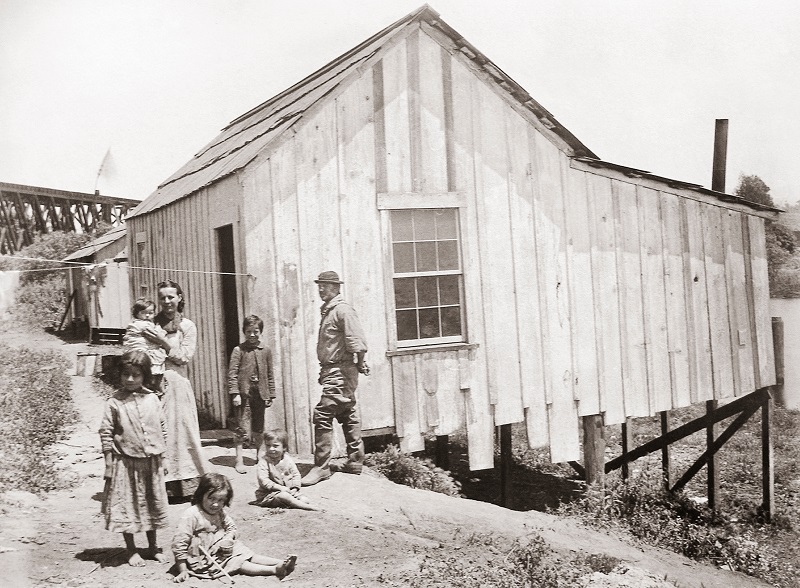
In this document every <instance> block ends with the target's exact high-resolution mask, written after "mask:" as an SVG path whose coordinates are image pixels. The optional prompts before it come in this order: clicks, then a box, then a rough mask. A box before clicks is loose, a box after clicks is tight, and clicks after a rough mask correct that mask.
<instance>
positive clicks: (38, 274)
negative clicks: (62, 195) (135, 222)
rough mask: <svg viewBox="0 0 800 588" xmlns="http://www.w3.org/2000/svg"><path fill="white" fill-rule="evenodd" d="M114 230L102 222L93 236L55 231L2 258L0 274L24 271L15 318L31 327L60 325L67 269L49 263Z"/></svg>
mask: <svg viewBox="0 0 800 588" xmlns="http://www.w3.org/2000/svg"><path fill="white" fill-rule="evenodd" d="M111 228H112V227H111V225H109V224H108V223H104V222H99V223H98V224H97V227H95V230H94V231H93V232H92V233H74V232H65V231H53V232H52V233H45V234H41V235H37V236H36V237H35V238H34V241H33V243H31V244H30V245H27V246H26V247H23V248H22V249H20V250H19V251H17V253H15V254H14V255H13V256H9V257H5V258H2V259H0V271H3V270H22V273H21V275H20V285H19V288H18V289H17V292H16V303H15V304H14V306H13V307H12V308H11V315H12V317H13V319H14V320H15V321H17V322H21V323H27V324H30V325H31V326H41V325H48V324H58V322H59V319H60V317H61V314H62V313H63V312H64V308H65V307H66V303H67V293H66V277H65V272H64V270H65V267H64V266H63V265H61V264H58V263H51V262H48V261H46V260H62V259H64V258H65V257H66V256H67V255H69V254H70V253H73V252H74V251H77V250H78V249H80V248H81V247H83V246H84V245H86V244H87V243H89V242H90V241H92V240H93V239H96V238H97V237H99V236H101V235H103V234H105V233H106V232H108V231H109V230H110V229H111ZM15 258H16V259H15ZM31 270H35V271H31ZM44 270H51V271H44Z"/></svg>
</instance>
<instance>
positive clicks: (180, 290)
mask: <svg viewBox="0 0 800 588" xmlns="http://www.w3.org/2000/svg"><path fill="white" fill-rule="evenodd" d="M161 288H175V292H177V293H178V296H180V297H181V301H180V302H178V312H181V313H182V312H183V303H184V302H186V296H185V295H184V294H183V288H181V286H180V284H178V282H173V281H172V280H164V281H163V282H159V283H158V286H156V290H157V291H159V292H161Z"/></svg>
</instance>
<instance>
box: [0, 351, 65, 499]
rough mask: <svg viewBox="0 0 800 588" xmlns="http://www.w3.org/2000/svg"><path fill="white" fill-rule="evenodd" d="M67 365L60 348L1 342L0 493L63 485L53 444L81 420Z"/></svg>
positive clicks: (40, 489)
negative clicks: (73, 399)
mask: <svg viewBox="0 0 800 588" xmlns="http://www.w3.org/2000/svg"><path fill="white" fill-rule="evenodd" d="M67 368H68V363H67V361H66V359H64V357H63V356H62V355H61V354H59V353H57V352H53V351H47V352H42V351H32V350H30V349H27V348H24V347H21V348H12V347H9V346H8V345H5V344H2V343H0V382H3V385H2V387H0V430H2V431H3V434H2V435H1V436H0V491H6V490H26V491H29V492H46V491H48V490H52V489H54V488H56V487H58V486H59V485H60V483H59V479H58V476H57V471H56V467H55V460H54V456H53V454H52V453H51V446H52V445H53V444H54V443H56V442H57V441H60V440H62V439H63V438H64V437H65V434H66V428H67V427H68V426H69V425H70V424H72V423H74V422H75V420H76V418H77V414H76V412H75V408H74V406H73V404H72V397H71V395H70V391H71V388H72V384H71V382H70V381H69V377H68V376H67V375H66V374H65V371H66V369H67Z"/></svg>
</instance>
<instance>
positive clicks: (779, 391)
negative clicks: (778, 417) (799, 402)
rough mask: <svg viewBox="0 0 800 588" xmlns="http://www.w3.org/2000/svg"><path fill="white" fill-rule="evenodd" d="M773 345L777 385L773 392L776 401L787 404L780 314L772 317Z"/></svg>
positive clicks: (782, 404) (783, 404)
mask: <svg viewBox="0 0 800 588" xmlns="http://www.w3.org/2000/svg"><path fill="white" fill-rule="evenodd" d="M772 347H773V348H774V350H775V385H774V386H773V387H772V393H773V397H774V398H775V402H777V403H778V404H779V405H780V406H786V396H784V391H783V382H784V380H783V377H784V358H783V319H782V318H781V317H779V316H774V317H772Z"/></svg>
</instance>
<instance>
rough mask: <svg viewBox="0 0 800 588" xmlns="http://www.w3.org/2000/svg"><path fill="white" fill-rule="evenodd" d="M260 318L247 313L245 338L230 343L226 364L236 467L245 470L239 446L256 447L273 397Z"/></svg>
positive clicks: (243, 331)
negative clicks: (231, 407) (229, 355)
mask: <svg viewBox="0 0 800 588" xmlns="http://www.w3.org/2000/svg"><path fill="white" fill-rule="evenodd" d="M263 331H264V321H262V320H261V319H260V318H258V317H257V316H256V315H254V314H251V315H250V316H247V317H245V319H244V321H242V333H244V338H245V340H244V341H243V342H242V343H240V344H239V345H237V346H236V347H234V349H233V351H232V352H231V361H230V364H229V365H228V394H229V395H230V397H231V404H232V405H233V414H232V418H231V419H230V425H229V426H230V428H231V429H233V432H234V435H235V441H236V465H235V466H234V467H235V468H236V471H237V472H239V473H240V474H244V473H245V471H246V470H245V468H244V460H243V458H242V447H243V445H244V444H249V446H250V447H252V448H254V449H255V450H256V451H258V448H259V447H260V446H261V432H262V431H263V430H264V411H265V410H266V409H267V408H269V407H270V406H272V401H273V400H274V398H275V377H274V375H273V371H272V351H271V350H270V348H269V347H267V346H266V345H264V344H263V343H261V333H262V332H263Z"/></svg>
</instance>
